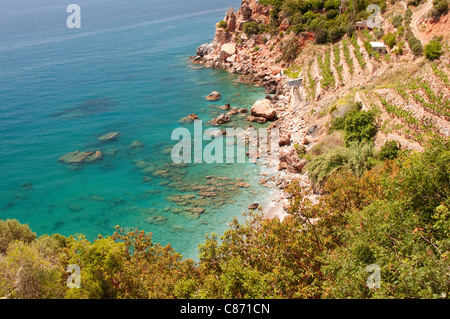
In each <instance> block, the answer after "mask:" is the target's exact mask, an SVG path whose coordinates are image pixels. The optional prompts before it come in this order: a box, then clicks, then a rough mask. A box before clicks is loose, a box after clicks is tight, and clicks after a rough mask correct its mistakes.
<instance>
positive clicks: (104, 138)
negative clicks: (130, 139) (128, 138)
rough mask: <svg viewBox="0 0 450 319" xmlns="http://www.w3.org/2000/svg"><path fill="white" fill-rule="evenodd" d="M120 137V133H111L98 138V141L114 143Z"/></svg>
mask: <svg viewBox="0 0 450 319" xmlns="http://www.w3.org/2000/svg"><path fill="white" fill-rule="evenodd" d="M119 136H120V133H119V132H109V133H106V134H104V135H102V136H100V137H99V138H98V140H99V141H100V142H110V141H114V140H115V139H117V138H118V137H119Z"/></svg>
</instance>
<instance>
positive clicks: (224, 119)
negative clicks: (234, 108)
mask: <svg viewBox="0 0 450 319" xmlns="http://www.w3.org/2000/svg"><path fill="white" fill-rule="evenodd" d="M230 121H231V118H230V117H229V116H228V115H227V114H225V113H222V114H220V115H219V116H218V117H216V118H215V119H214V123H216V124H223V123H227V122H230Z"/></svg>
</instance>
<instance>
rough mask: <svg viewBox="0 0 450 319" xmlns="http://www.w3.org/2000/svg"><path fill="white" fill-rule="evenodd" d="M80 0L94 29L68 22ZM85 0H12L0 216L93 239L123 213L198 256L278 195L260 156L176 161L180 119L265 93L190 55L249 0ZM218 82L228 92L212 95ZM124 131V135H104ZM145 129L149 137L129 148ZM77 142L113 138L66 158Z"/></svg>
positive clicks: (0, 9)
mask: <svg viewBox="0 0 450 319" xmlns="http://www.w3.org/2000/svg"><path fill="white" fill-rule="evenodd" d="M73 2H75V3H77V4H78V5H79V6H80V8H81V29H68V28H67V26H66V19H67V17H68V16H69V13H67V12H66V8H67V6H68V5H69V4H71V3H73ZM73 2H67V3H64V1H61V0H40V1H34V0H33V1H31V0H2V1H1V2H0V171H1V173H0V174H1V175H0V176H1V178H0V219H6V218H15V219H18V220H19V221H20V222H22V223H28V224H29V225H30V227H31V228H32V229H33V231H35V232H36V233H37V234H38V235H42V234H46V233H47V234H52V233H60V234H63V235H66V236H67V235H72V234H77V233H82V234H85V235H86V236H87V238H88V239H90V240H93V239H95V238H96V237H97V235H98V234H103V235H111V234H112V233H113V232H114V227H115V226H116V225H120V226H122V227H125V228H130V227H138V228H140V229H144V230H145V231H148V232H152V233H153V234H154V237H153V238H154V241H156V242H160V243H161V244H164V245H165V244H168V243H170V244H172V245H173V247H174V248H175V249H176V250H177V251H180V252H181V253H182V254H183V256H184V257H192V258H195V257H196V256H197V253H198V252H197V249H198V245H199V244H200V243H201V242H202V241H203V240H204V236H205V234H207V233H211V232H216V233H219V234H222V233H223V231H224V230H225V229H226V228H227V223H229V222H230V221H231V220H232V218H233V217H234V216H237V217H239V218H242V216H241V214H242V213H243V212H244V211H246V207H247V206H248V205H249V204H250V203H252V202H255V201H258V202H261V201H263V199H264V198H263V197H267V195H263V194H264V193H266V194H267V188H262V186H260V185H259V183H258V182H259V179H260V177H261V176H260V175H259V174H258V173H259V171H260V168H259V167H258V165H255V164H250V163H246V164H189V165H187V166H177V165H173V163H172V161H171V158H170V149H171V147H172V146H173V145H174V144H175V143H176V141H172V140H171V133H172V131H173V130H174V129H175V128H177V127H186V128H188V129H189V130H192V124H180V123H179V120H180V118H182V117H184V116H186V115H189V114H191V113H197V114H198V115H199V117H200V119H202V120H203V122H204V124H206V122H207V121H209V120H210V119H212V118H213V117H214V116H217V115H219V114H220V113H222V111H221V110H220V108H219V107H220V106H221V105H224V104H225V103H227V102H228V103H230V104H231V105H232V106H239V107H247V108H250V107H251V105H252V104H253V102H254V101H255V100H256V99H259V98H262V97H264V91H263V90H262V89H260V88H255V87H253V86H251V85H244V84H238V83H237V82H236V77H235V76H233V75H231V74H228V73H227V72H224V71H220V70H211V69H206V68H198V66H196V65H193V64H191V63H190V62H189V59H188V57H189V56H190V55H193V54H194V53H195V49H196V48H197V46H198V45H200V44H202V43H205V42H210V41H211V40H212V38H213V37H214V25H215V23H216V22H218V21H219V20H221V19H223V17H224V15H225V11H226V10H227V9H228V8H229V7H234V8H238V7H239V5H240V1H239V0H226V1H224V0H189V1H180V0H173V1H161V0H147V1H143V0H133V1H129V0H128V1H125V0H123V1H120V0H89V1H86V0H83V1H81V0H78V1H73ZM213 90H217V91H219V92H221V93H222V99H221V100H220V101H215V102H209V101H206V100H205V96H206V95H208V94H209V93H210V92H211V91H213ZM233 125H238V126H242V127H245V126H246V123H245V118H244V117H238V116H236V117H233ZM112 131H117V132H120V137H119V138H118V139H116V140H114V141H112V142H109V143H105V142H100V141H99V140H98V137H100V136H101V135H103V134H105V133H108V132H112ZM136 140H138V141H140V142H142V143H143V147H139V148H135V149H133V148H130V144H131V143H132V142H133V141H136ZM76 150H80V151H88V150H100V151H102V153H103V158H102V160H101V161H99V162H96V163H92V164H85V165H82V166H73V165H66V164H62V163H60V162H59V161H58V158H59V157H61V156H62V155H64V154H66V153H68V152H73V151H76ZM237 182H245V183H250V185H251V187H249V188H239V187H236V183H237ZM262 189H264V190H265V192H262ZM199 191H204V192H209V193H211V192H213V193H215V195H216V196H211V197H204V198H203V197H201V196H199V195H198V192H199ZM202 209H204V212H203V213H201V214H198V212H201V211H202Z"/></svg>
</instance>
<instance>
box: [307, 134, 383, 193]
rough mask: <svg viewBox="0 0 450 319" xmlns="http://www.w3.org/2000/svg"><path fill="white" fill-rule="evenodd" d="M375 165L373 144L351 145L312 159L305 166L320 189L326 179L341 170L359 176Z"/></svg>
mask: <svg viewBox="0 0 450 319" xmlns="http://www.w3.org/2000/svg"><path fill="white" fill-rule="evenodd" d="M374 164H375V160H374V145H373V143H366V142H364V143H351V144H350V145H349V147H340V148H337V149H334V150H332V151H330V152H328V153H325V154H322V155H319V156H317V157H315V158H313V159H312V160H311V161H310V162H309V163H308V164H307V166H306V169H307V170H308V172H309V176H310V178H311V181H312V182H313V184H314V185H316V186H318V187H322V186H323V185H324V183H325V182H326V180H327V178H328V177H330V176H331V175H333V174H334V173H336V172H337V171H339V170H341V169H343V170H346V171H349V172H351V173H352V174H354V175H355V176H361V175H362V174H363V173H364V172H365V171H367V170H369V169H371V168H372V167H373V165H374Z"/></svg>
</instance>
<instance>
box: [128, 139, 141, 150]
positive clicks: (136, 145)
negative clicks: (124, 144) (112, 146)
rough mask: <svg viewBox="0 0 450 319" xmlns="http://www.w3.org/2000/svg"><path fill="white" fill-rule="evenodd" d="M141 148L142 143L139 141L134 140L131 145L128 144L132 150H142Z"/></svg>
mask: <svg viewBox="0 0 450 319" xmlns="http://www.w3.org/2000/svg"><path fill="white" fill-rule="evenodd" d="M142 147H144V143H142V142H141V141H139V140H135V141H133V143H131V144H130V148H132V149H136V148H142Z"/></svg>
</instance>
